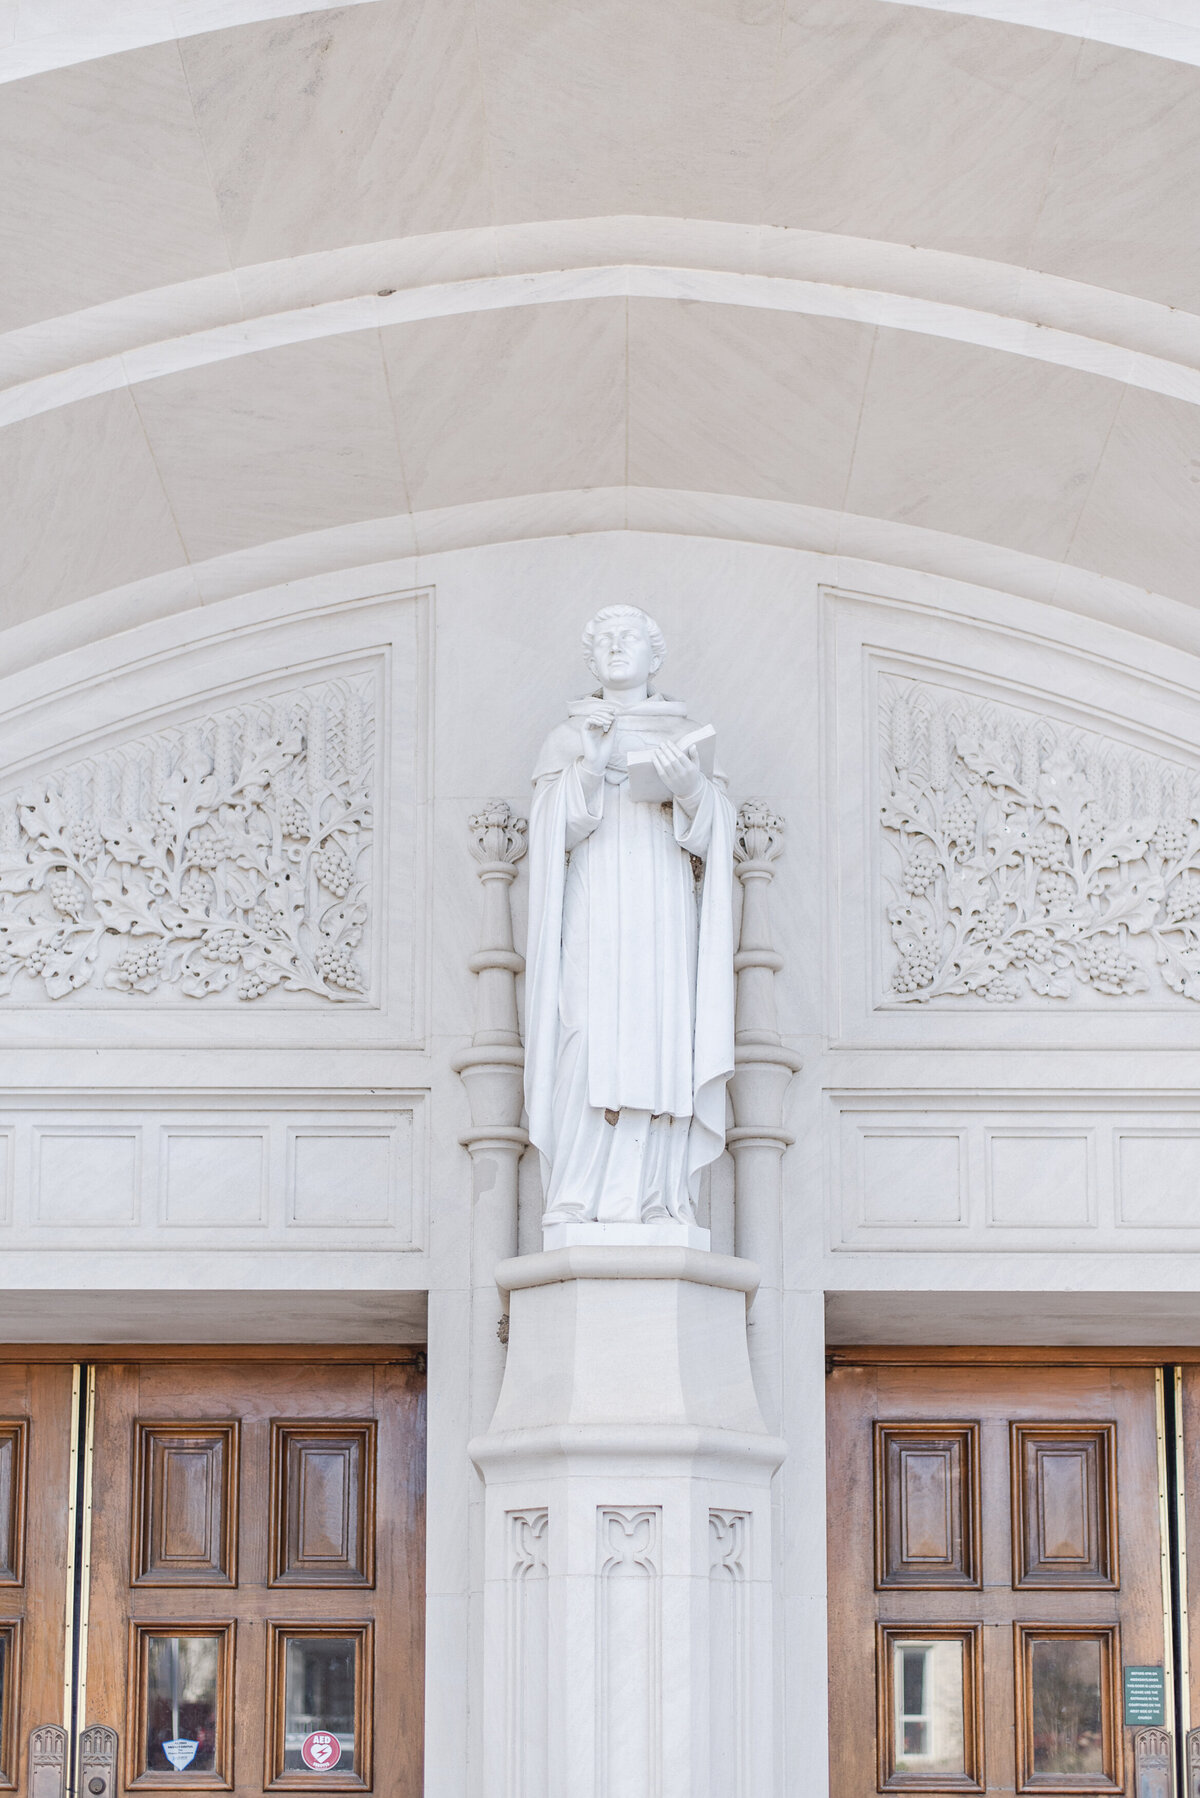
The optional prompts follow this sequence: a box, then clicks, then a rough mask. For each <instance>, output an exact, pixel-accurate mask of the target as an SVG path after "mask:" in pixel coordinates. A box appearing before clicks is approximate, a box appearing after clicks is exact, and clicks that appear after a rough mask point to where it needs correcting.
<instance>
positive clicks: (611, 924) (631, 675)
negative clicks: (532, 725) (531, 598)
mask: <svg viewBox="0 0 1200 1798" xmlns="http://www.w3.org/2000/svg"><path fill="white" fill-rule="evenodd" d="M584 647H585V650H586V654H587V661H588V666H589V667H590V668H591V670H592V672H593V674H594V675H595V677H596V679H597V681H598V682H599V691H598V692H594V693H592V694H590V695H589V696H588V697H587V698H585V699H579V700H576V701H574V702H573V703H572V704H571V705H570V706H569V707H568V719H567V722H566V723H564V724H560V725H559V726H558V727H557V728H556V729H555V730H553V731H552V732H551V734H550V736H549V738H548V739H547V741H546V743H545V745H544V747H543V749H542V752H541V755H540V756H539V758H538V763H537V767H536V769H535V771H534V799H533V807H532V811H531V813H530V830H529V864H530V915H529V946H528V955H527V958H526V967H527V986H526V995H527V997H526V1066H525V1097H526V1107H527V1110H528V1113H529V1129H530V1137H531V1139H532V1141H533V1142H534V1144H535V1145H536V1146H537V1148H538V1149H539V1150H540V1152H541V1156H542V1172H543V1181H544V1187H545V1193H546V1211H545V1218H544V1222H545V1223H546V1224H547V1225H551V1224H569V1223H575V1222H585V1221H591V1222H596V1223H607V1224H646V1223H661V1222H666V1221H668V1220H671V1221H674V1222H676V1223H679V1224H683V1225H690V1224H692V1223H694V1219H695V1209H694V1207H695V1200H696V1193H697V1186H698V1180H699V1175H700V1171H701V1169H702V1168H704V1167H705V1166H706V1165H707V1164H708V1163H709V1162H711V1161H713V1160H715V1159H716V1157H717V1156H718V1155H719V1154H720V1153H721V1150H722V1148H723V1147H724V1143H725V1085H726V1082H727V1080H728V1079H729V1076H730V1074H731V1073H732V1071H733V996H734V983H733V929H732V910H733V897H732V889H733V833H734V812H733V807H732V805H731V804H730V801H729V799H728V798H727V796H726V794H725V792H724V784H723V782H722V780H721V778H720V776H719V775H717V776H715V777H713V778H710V777H708V776H706V775H705V773H704V772H703V771H702V768H701V766H700V760H699V757H698V755H697V752H696V750H695V748H692V749H690V750H687V751H685V750H683V749H680V748H678V747H676V742H675V739H676V738H678V737H681V736H687V735H690V734H691V733H692V732H693V731H694V730H695V723H694V721H691V720H689V719H688V716H687V708H686V706H684V705H683V704H682V703H681V702H680V701H678V700H674V699H667V698H664V697H663V696H662V695H661V694H658V693H656V692H654V691H653V690H652V689H651V687H650V685H649V682H650V678H651V676H652V675H654V674H655V673H656V671H657V669H658V668H659V666H660V664H661V662H662V659H663V652H664V649H665V644H664V641H663V636H662V632H661V631H660V630H659V628H658V626H657V625H656V624H655V623H654V621H653V619H651V618H648V617H647V616H646V614H645V613H644V612H640V611H638V610H637V609H636V608H635V607H633V606H606V607H605V608H604V610H603V611H601V612H598V613H597V614H596V616H595V618H593V619H592V621H591V623H590V624H589V625H588V627H587V629H586V631H585V632H584ZM633 749H646V750H650V751H652V752H653V753H652V763H653V768H654V770H655V771H656V772H657V775H658V777H659V781H660V782H661V786H662V788H663V789H665V791H666V793H667V794H668V795H671V796H673V797H671V798H669V799H668V801H667V803H665V804H664V803H662V802H661V800H642V799H635V798H634V797H633V796H632V794H631V792H630V784H629V776H628V769H627V765H626V757H627V755H628V753H629V752H630V750H633ZM652 778H653V777H652V776H651V780H652Z"/></svg>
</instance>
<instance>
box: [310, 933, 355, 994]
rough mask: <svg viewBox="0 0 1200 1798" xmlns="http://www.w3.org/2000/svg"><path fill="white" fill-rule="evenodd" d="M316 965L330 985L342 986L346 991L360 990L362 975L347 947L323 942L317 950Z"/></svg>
mask: <svg viewBox="0 0 1200 1798" xmlns="http://www.w3.org/2000/svg"><path fill="white" fill-rule="evenodd" d="M317 966H318V967H319V968H320V970H321V972H322V974H323V975H324V976H325V978H326V980H328V982H329V984H330V985H331V986H340V987H344V988H345V990H346V991H347V992H348V993H359V992H361V991H362V985H363V979H362V975H361V974H360V973H359V971H358V967H357V965H356V963H355V960H354V957H353V956H352V955H351V954H350V952H349V950H348V949H339V948H336V947H335V946H334V945H333V944H332V943H325V944H323V945H322V946H321V948H319V949H318V950H317Z"/></svg>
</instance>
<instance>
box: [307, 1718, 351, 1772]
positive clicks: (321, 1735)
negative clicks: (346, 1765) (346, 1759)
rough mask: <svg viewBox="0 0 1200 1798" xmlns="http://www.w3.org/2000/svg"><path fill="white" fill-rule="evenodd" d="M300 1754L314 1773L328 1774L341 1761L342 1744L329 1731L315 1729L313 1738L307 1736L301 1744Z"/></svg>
mask: <svg viewBox="0 0 1200 1798" xmlns="http://www.w3.org/2000/svg"><path fill="white" fill-rule="evenodd" d="M300 1753H301V1755H302V1756H303V1758H304V1765H305V1766H306V1767H311V1768H312V1769H313V1771H314V1773H327V1772H328V1771H329V1769H330V1767H336V1766H337V1764H338V1762H339V1761H340V1760H341V1758H342V1744H341V1743H340V1742H339V1741H338V1739H337V1737H336V1736H331V1735H330V1733H329V1731H328V1730H327V1729H314V1730H313V1732H312V1734H311V1736H305V1738H304V1740H303V1741H302V1742H301V1744H300Z"/></svg>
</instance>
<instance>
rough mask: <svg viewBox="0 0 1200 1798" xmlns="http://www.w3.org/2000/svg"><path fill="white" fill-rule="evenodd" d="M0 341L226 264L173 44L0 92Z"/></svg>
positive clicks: (107, 59) (2, 88)
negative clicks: (22, 328) (0, 336)
mask: <svg viewBox="0 0 1200 1798" xmlns="http://www.w3.org/2000/svg"><path fill="white" fill-rule="evenodd" d="M0 166H2V167H3V169H4V180H3V182H0V264H2V265H3V267H4V281H3V284H2V286H0V330H11V329H13V327H15V326H17V325H23V324H28V323H30V322H32V321H33V320H35V319H38V318H45V317H54V316H55V315H57V314H59V313H63V312H75V311H77V310H78V309H79V308H80V307H83V306H94V305H98V304H100V303H101V302H103V301H105V300H111V299H116V298H117V297H119V296H120V295H123V294H128V293H135V292H138V291H139V290H141V289H143V288H150V287H161V286H164V285H166V284H167V283H169V282H173V281H187V280H191V279H193V278H194V277H196V276H198V275H207V274H212V273H214V272H219V271H220V270H222V269H225V268H227V267H228V265H229V257H228V252H227V249H226V245H225V239H224V236H223V234H222V229H221V220H220V218H219V216H218V213H217V205H216V201H215V199H214V196H213V189H212V182H211V179H210V177H209V172H208V168H207V166H206V164H205V159H204V147H203V145H202V143H201V141H200V134H199V132H198V131H197V129H196V121H195V118H194V116H193V113H192V104H191V98H190V96H189V94H188V87H187V81H186V79H185V77H184V72H183V70H182V68H181V67H180V64H179V51H178V48H177V46H176V45H174V44H159V45H156V46H154V47H153V48H151V49H146V50H137V51H132V52H130V53H129V54H127V55H124V56H110V57H105V58H103V59H102V60H100V61H97V62H89V63H81V64H80V65H79V66H77V67H75V68H69V69H61V70H56V71H55V72H54V73H53V74H48V75H40V76H37V77H36V78H33V79H31V80H28V81H16V82H11V83H9V84H8V85H6V86H0Z"/></svg>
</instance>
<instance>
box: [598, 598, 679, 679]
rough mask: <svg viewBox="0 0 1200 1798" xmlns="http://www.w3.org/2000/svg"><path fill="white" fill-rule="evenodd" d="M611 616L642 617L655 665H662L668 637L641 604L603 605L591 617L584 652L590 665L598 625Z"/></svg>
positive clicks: (604, 622)
mask: <svg viewBox="0 0 1200 1798" xmlns="http://www.w3.org/2000/svg"><path fill="white" fill-rule="evenodd" d="M610 618H640V619H641V621H642V623H643V624H644V625H645V627H646V635H647V636H648V637H649V639H650V647H651V649H652V650H653V651H654V657H655V665H656V667H658V666H661V664H662V660H663V657H664V656H665V655H666V653H667V639H666V638H665V637H664V636H663V634H662V631H661V630H660V629H659V627H658V625H657V624H655V622H654V620H653V618H651V617H650V615H649V613H648V612H643V611H642V609H641V607H640V606H603V607H601V609H600V611H598V612H597V613H596V616H595V617H594V618H589V619H588V622H587V624H586V625H585V626H584V629H583V653H584V655H585V656H586V657H587V663H588V667H589V668H590V667H591V666H592V654H593V651H594V649H595V644H596V626H597V625H598V624H607V623H608V621H609V619H610Z"/></svg>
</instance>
